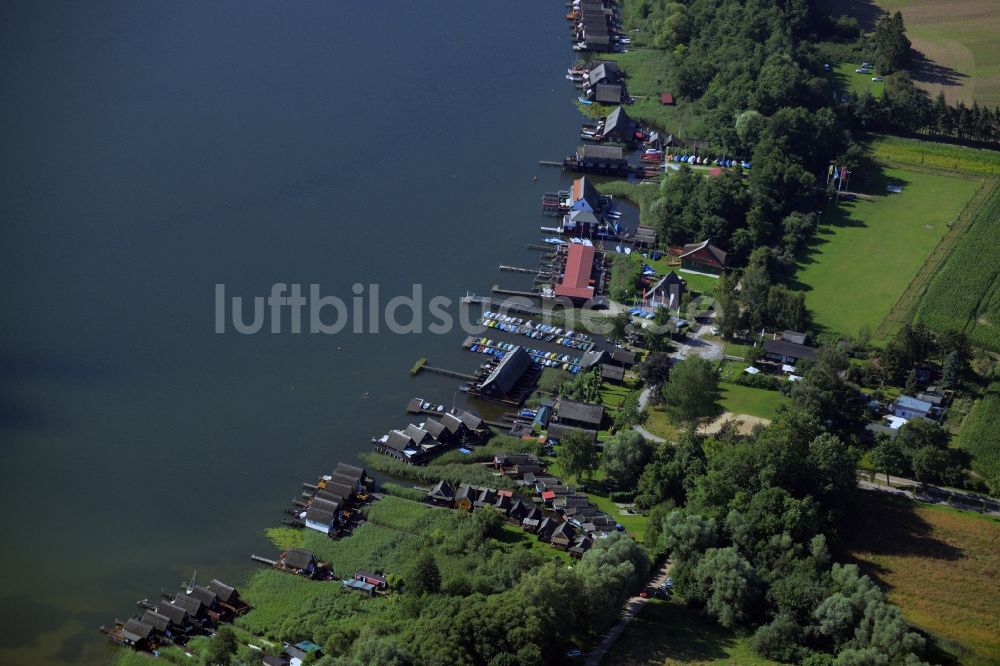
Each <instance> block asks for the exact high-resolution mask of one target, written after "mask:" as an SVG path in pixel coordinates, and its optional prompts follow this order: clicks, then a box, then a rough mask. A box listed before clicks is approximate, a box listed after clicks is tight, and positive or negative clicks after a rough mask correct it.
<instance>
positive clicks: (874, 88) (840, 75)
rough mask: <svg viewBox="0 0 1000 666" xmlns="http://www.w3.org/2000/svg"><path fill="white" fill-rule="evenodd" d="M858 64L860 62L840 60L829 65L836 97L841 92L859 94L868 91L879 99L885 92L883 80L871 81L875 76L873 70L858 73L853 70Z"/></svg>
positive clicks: (859, 64)
mask: <svg viewBox="0 0 1000 666" xmlns="http://www.w3.org/2000/svg"><path fill="white" fill-rule="evenodd" d="M860 66H861V63H860V62H859V63H850V62H842V63H839V64H836V65H831V68H830V71H831V72H832V74H833V80H834V85H835V86H836V90H837V97H838V98H839V97H840V96H841V95H842V94H850V93H852V92H853V93H857V94H858V95H859V96H860V95H864V94H865V93H866V92H869V93H871V94H872V97H874V98H875V99H881V98H882V95H883V94H884V93H885V82H884V81H872V79H873V78H875V77H876V76H877V75H876V74H875V73H874V72H872V73H870V74H858V73H857V72H856V71H855V70H856V69H858V67H860Z"/></svg>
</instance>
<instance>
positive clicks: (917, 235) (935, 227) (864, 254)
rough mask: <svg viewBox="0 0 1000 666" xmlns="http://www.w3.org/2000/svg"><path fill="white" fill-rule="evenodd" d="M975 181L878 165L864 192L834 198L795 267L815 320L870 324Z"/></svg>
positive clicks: (835, 326) (841, 327)
mask: <svg viewBox="0 0 1000 666" xmlns="http://www.w3.org/2000/svg"><path fill="white" fill-rule="evenodd" d="M886 185H897V186H900V187H902V188H903V191H902V192H901V193H899V194H893V193H889V192H887V191H886V189H885V188H886ZM979 187H980V183H979V182H978V181H976V180H971V179H967V178H958V177H951V176H944V175H937V174H930V173H921V172H916V171H907V170H902V169H883V170H882V172H881V175H880V176H879V177H877V178H875V179H873V182H872V183H871V185H870V187H869V188H868V190H869V192H870V195H869V196H867V197H866V198H858V199H855V200H853V201H845V200H844V199H841V203H840V205H839V206H836V207H832V208H831V209H830V211H829V213H827V214H825V215H824V217H823V220H822V221H821V224H820V229H819V232H818V233H817V235H816V237H815V238H814V239H813V241H812V242H811V243H810V245H809V248H808V249H807V251H806V253H805V254H804V256H803V257H802V258H801V260H800V263H799V270H798V272H797V274H796V279H795V281H796V283H797V284H795V285H794V286H796V287H798V288H801V289H804V290H805V291H806V305H807V306H808V307H809V309H810V310H811V311H812V312H813V313H814V317H815V321H816V323H818V324H819V325H821V326H823V327H824V328H827V329H830V330H833V331H839V332H841V333H846V334H855V333H857V332H858V331H859V330H860V329H861V328H862V327H863V326H867V327H868V328H870V329H871V330H872V331H874V330H875V329H876V328H877V327H878V326H879V324H880V323H881V322H882V320H883V319H884V318H885V316H886V315H887V314H888V313H889V311H890V309H891V308H892V306H893V305H894V304H895V303H896V301H897V300H898V299H899V297H900V295H901V294H902V293H903V291H904V290H905V289H906V287H907V285H908V284H909V283H910V281H911V280H912V279H913V277H914V276H915V275H916V274H917V272H918V271H919V270H920V268H921V266H922V265H923V264H924V262H925V261H926V260H927V257H928V256H929V255H930V254H931V251H932V250H934V248H935V247H936V246H937V244H938V243H939V242H940V241H941V238H942V237H943V236H944V235H945V233H946V232H947V231H948V223H949V222H953V221H954V220H955V219H956V217H957V216H958V214H959V213H960V212H961V211H962V209H963V208H964V207H965V205H966V203H967V202H968V201H969V200H970V199H971V198H972V196H973V195H974V194H975V193H976V191H977V190H978V189H979Z"/></svg>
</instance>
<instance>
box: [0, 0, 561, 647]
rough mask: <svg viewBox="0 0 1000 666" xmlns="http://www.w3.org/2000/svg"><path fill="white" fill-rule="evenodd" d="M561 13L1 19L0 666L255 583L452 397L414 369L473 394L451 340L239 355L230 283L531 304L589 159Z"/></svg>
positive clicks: (46, 14) (53, 12)
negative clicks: (325, 484)
mask: <svg viewBox="0 0 1000 666" xmlns="http://www.w3.org/2000/svg"><path fill="white" fill-rule="evenodd" d="M563 13H564V10H563V8H562V6H561V4H559V3H538V2H527V1H523V0H522V1H516V2H512V3H480V2H458V1H455V0H446V1H441V2H434V3H413V2H402V1H399V0H388V1H386V2H379V3H343V2H336V3H333V2H324V3H319V2H315V3H312V2H310V3H306V2H296V3H244V2H211V3H194V2H191V3H167V2H155V3H154V2H146V1H140V2H136V1H134V0H129V1H128V2H124V1H123V2H100V3H69V2H30V3H17V2H5V3H3V4H2V5H0V81H2V84H0V155H2V156H3V159H2V160H0V173H2V178H0V192H2V196H0V233H2V236H0V259H2V262H0V266H2V268H0V270H2V272H3V273H2V274H3V279H2V281H0V290H2V298H3V301H2V302H3V321H2V323H3V325H2V326H0V436H2V440H0V442H2V449H0V450H2V454H0V455H2V459H0V460H2V464H0V499H2V501H0V519H2V525H3V530H4V532H5V538H4V540H3V541H4V547H3V549H2V550H0V558H2V568H3V571H4V576H3V580H4V582H3V586H2V588H0V619H2V622H0V663H3V664H69V663H73V664H81V663H86V664H99V663H106V662H107V661H108V660H109V659H110V658H111V657H112V656H113V654H114V653H113V651H112V650H111V648H110V647H109V646H108V645H107V643H106V641H105V640H104V639H103V637H102V636H101V635H100V634H99V633H98V632H97V627H98V626H99V625H101V624H104V623H108V622H110V621H111V620H113V619H114V618H115V617H119V618H125V617H127V616H128V615H129V614H130V613H132V612H134V610H135V606H134V602H135V601H136V600H137V599H141V598H143V597H147V596H149V597H151V596H155V595H156V594H157V593H158V592H159V590H160V588H161V587H164V588H170V589H173V588H176V586H177V585H178V583H179V582H180V581H181V580H182V579H184V578H186V577H188V576H190V574H191V572H192V570H193V569H195V568H197V569H198V574H199V579H202V578H203V579H205V580H207V579H209V578H211V577H220V578H223V579H229V580H236V581H239V580H240V579H241V578H242V577H243V576H245V575H246V574H247V572H248V571H250V569H251V566H250V562H249V560H248V556H249V554H250V553H251V552H254V551H257V552H271V548H270V546H269V544H268V543H267V542H266V541H265V540H264V538H263V530H264V528H265V527H268V526H271V525H275V524H277V523H278V522H279V521H280V519H281V511H282V509H283V508H284V506H286V505H287V502H288V501H289V499H290V498H291V497H293V496H294V495H295V494H296V493H297V491H298V487H299V483H300V482H301V481H302V480H312V479H315V478H316V476H317V475H319V474H322V473H324V472H326V471H328V470H329V468H330V467H331V466H332V465H333V464H334V463H335V462H336V461H337V460H352V459H353V457H354V456H355V454H356V453H357V452H359V451H363V450H366V449H367V448H368V447H369V441H370V438H371V437H372V436H373V435H377V434H381V433H383V432H385V431H386V430H387V429H389V428H390V427H395V426H398V425H400V424H403V423H405V422H406V416H405V414H404V413H403V407H404V406H405V403H406V400H407V399H408V398H409V397H411V396H413V395H421V396H424V397H427V398H429V399H433V400H435V401H437V402H443V403H448V402H450V401H451V399H452V396H453V395H454V389H455V387H456V382H455V380H448V379H445V378H434V377H420V378H416V379H414V378H411V377H410V376H409V374H408V373H407V370H408V369H409V367H410V366H411V365H412V363H413V362H414V361H415V360H416V358H417V357H418V356H426V357H428V358H429V359H431V360H432V361H433V362H437V363H439V364H441V365H447V366H450V367H454V368H458V369H471V368H473V367H474V366H475V365H476V364H477V363H478V362H479V359H478V358H476V357H474V356H473V355H472V354H468V353H466V352H462V351H461V350H460V348H459V344H460V342H461V340H462V337H463V333H461V332H459V331H457V330H456V331H454V332H452V333H450V334H447V335H434V334H430V333H424V334H415V335H408V336H400V335H394V334H391V333H386V332H385V331H384V330H383V332H381V333H379V334H363V335H355V334H352V333H350V332H342V333H340V334H338V335H308V334H298V335H295V334H290V333H288V332H287V326H288V324H287V321H286V322H285V329H284V330H285V331H286V332H285V333H283V334H278V335H274V334H269V333H264V332H261V333H258V334H256V335H238V334H236V333H233V332H232V330H231V327H230V332H229V333H227V334H224V335H219V334H216V333H215V332H214V330H215V321H214V297H215V285H216V284H225V285H226V289H227V292H228V293H229V294H230V295H234V296H245V297H253V296H266V295H268V293H269V291H270V289H271V285H272V284H273V283H275V282H285V283H302V284H310V283H317V284H319V285H321V288H322V291H323V293H324V294H335V295H339V296H340V297H342V298H345V299H349V298H350V297H351V296H352V295H353V294H352V293H351V286H352V285H353V284H354V283H360V284H363V285H369V284H374V283H378V284H379V285H380V290H381V295H382V300H383V302H384V301H386V300H387V299H388V298H390V297H391V296H393V295H397V294H403V293H408V292H410V290H411V285H412V284H413V283H420V284H422V285H423V291H424V294H425V295H426V296H428V297H429V296H432V295H445V296H449V297H452V298H457V297H459V296H461V295H463V294H464V293H465V292H466V291H467V290H473V291H477V292H480V293H482V292H484V291H487V290H488V289H489V287H490V285H492V284H493V283H495V282H498V281H503V282H504V284H505V285H517V284H522V285H523V281H518V280H516V279H514V278H516V277H518V276H511V275H510V274H501V273H499V272H498V271H497V266H498V265H499V264H500V263H517V264H522V265H523V264H526V263H528V264H529V265H530V262H532V261H533V260H534V258H533V255H532V254H531V253H530V252H528V251H526V250H525V244H526V243H528V242H531V241H536V240H537V239H538V237H539V234H538V230H537V229H538V226H539V224H540V222H542V218H541V217H540V215H539V211H538V204H539V196H540V195H541V193H542V192H543V191H544V190H546V189H554V188H556V187H557V186H559V184H560V183H562V184H566V183H568V179H566V178H565V177H564V176H563V175H562V174H560V173H559V171H558V170H556V169H551V168H544V167H539V166H537V161H538V160H539V159H560V158H561V157H562V156H563V155H565V154H567V153H568V152H570V151H571V150H572V148H573V146H574V145H575V142H576V127H577V123H578V115H577V113H576V111H575V109H574V107H573V105H572V104H571V100H572V97H573V92H572V89H571V88H570V87H569V86H568V82H566V81H565V80H564V78H563V74H564V73H565V69H566V67H567V66H568V65H569V64H570V62H571V55H570V54H571V52H570V50H569V49H568V40H567V35H566V24H565V21H564V19H563V18H562V15H563ZM536 176H537V181H536V180H534V178H535V177H536ZM401 318H403V319H405V316H404V317H401Z"/></svg>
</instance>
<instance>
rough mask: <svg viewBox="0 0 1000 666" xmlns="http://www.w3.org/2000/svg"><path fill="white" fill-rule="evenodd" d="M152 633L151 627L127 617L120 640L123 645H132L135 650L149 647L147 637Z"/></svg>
mask: <svg viewBox="0 0 1000 666" xmlns="http://www.w3.org/2000/svg"><path fill="white" fill-rule="evenodd" d="M152 635H153V627H152V626H150V625H148V624H146V623H145V622H142V621H140V620H137V619H135V618H129V621H128V622H126V623H125V628H124V629H122V640H123V641H124V642H125V645H128V646H131V647H134V648H135V649H136V650H144V649H146V648H148V647H149V639H150V637H151V636H152Z"/></svg>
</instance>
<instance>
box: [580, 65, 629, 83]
mask: <svg viewBox="0 0 1000 666" xmlns="http://www.w3.org/2000/svg"><path fill="white" fill-rule="evenodd" d="M587 83H589V84H590V87H591V88H593V87H594V86H596V85H598V84H600V83H605V84H611V85H617V84H619V83H621V70H620V69H618V63H616V62H614V61H610V60H602V61H600V62H599V63H598V64H596V65H594V66H593V67H591V69H590V71H589V72H587Z"/></svg>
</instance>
